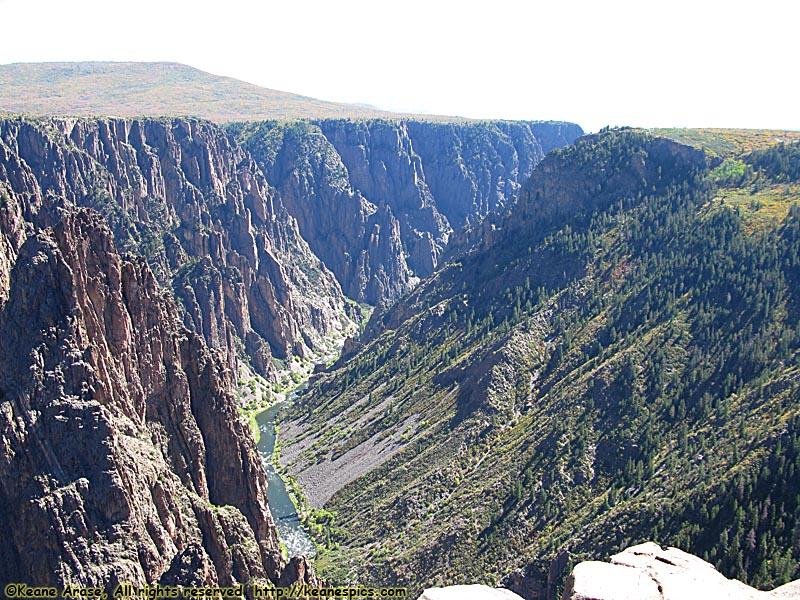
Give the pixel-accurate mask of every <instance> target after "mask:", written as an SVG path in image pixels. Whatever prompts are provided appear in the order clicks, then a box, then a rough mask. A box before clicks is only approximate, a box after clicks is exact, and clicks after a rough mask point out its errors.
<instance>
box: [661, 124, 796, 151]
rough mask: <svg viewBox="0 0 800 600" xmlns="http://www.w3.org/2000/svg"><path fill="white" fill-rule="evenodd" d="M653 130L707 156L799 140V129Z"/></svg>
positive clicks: (758, 148) (757, 148)
mask: <svg viewBox="0 0 800 600" xmlns="http://www.w3.org/2000/svg"><path fill="white" fill-rule="evenodd" d="M653 133H654V134H655V135H660V136H663V137H666V138H670V139H672V140H675V141H676V142H679V143H681V144H686V145H688V146H694V147H695V148H701V149H703V150H705V151H706V152H707V153H708V154H709V155H711V156H741V155H743V154H747V153H749V152H753V151H755V150H760V149H764V148H768V147H770V146H773V145H775V144H776V143H779V142H793V141H795V142H796V141H800V131H781V130H773V129H654V130H653Z"/></svg>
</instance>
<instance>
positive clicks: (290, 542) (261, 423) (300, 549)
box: [255, 395, 316, 556]
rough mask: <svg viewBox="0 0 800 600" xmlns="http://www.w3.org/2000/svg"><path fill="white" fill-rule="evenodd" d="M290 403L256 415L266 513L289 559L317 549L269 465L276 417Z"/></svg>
mask: <svg viewBox="0 0 800 600" xmlns="http://www.w3.org/2000/svg"><path fill="white" fill-rule="evenodd" d="M290 396H291V395H290ZM290 401H291V399H288V400H284V401H282V402H278V403H276V404H273V405H272V406H271V407H269V408H268V409H266V410H264V411H262V412H260V413H258V414H257V415H256V416H255V421H256V424H257V426H258V431H259V434H260V436H259V439H258V443H257V445H258V451H259V453H260V454H261V459H262V460H263V462H264V470H265V471H266V473H267V501H268V503H269V510H270V513H272V519H273V521H275V526H276V527H277V529H278V537H279V538H280V541H281V543H282V544H283V545H284V546H286V551H287V552H288V554H289V556H296V555H299V554H303V555H305V556H314V555H315V554H316V546H315V545H314V542H312V541H311V539H310V538H309V537H308V534H306V532H305V530H304V529H303V525H302V523H301V521H300V516H299V515H298V514H297V509H296V508H295V505H294V503H293V502H292V499H291V496H290V495H289V492H288V490H287V489H286V484H285V482H284V481H283V479H282V478H281V476H280V474H279V473H278V471H277V470H276V468H275V466H274V465H273V463H272V456H273V453H274V451H275V440H276V432H275V418H276V416H277V414H278V412H279V411H280V409H281V408H282V407H283V406H284V405H285V403H286V402H290Z"/></svg>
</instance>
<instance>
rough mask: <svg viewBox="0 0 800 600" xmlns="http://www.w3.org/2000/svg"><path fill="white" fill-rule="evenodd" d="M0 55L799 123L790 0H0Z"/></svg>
mask: <svg viewBox="0 0 800 600" xmlns="http://www.w3.org/2000/svg"><path fill="white" fill-rule="evenodd" d="M0 23H3V25H4V26H3V28H2V34H0V64H7V63H12V62H40V61H84V60H86V61H89V60H92V61H97V60H100V61H171V62H180V63H185V64H188V65H191V66H193V67H196V68H199V69H202V70H204V71H208V72H210V73H214V74H216V75H227V76H230V77H235V78H238V79H242V80H244V81H248V82H250V83H255V84H257V85H261V86H263V87H268V88H272V89H278V90H284V91H289V92H295V93H299V94H302V95H306V96H312V97H315V98H320V99H323V100H332V101H339V102H351V103H360V104H368V105H372V106H376V107H379V108H383V109H387V110H398V111H412V112H427V113H435V114H444V115H456V116H464V117H471V118H503V119H546V120H551V119H552V120H566V121H572V122H576V123H579V124H580V125H581V126H582V127H583V128H584V129H585V130H586V131H596V130H598V129H600V128H601V127H604V126H606V125H611V126H618V125H631V126H639V127H742V128H772V129H800V109H799V108H798V96H799V95H800V94H798V92H800V76H799V74H800V70H799V69H798V62H799V61H798V59H800V40H799V39H798V34H797V27H798V25H800V2H795V1H794V0H758V1H757V2H750V3H747V4H745V3H742V2H740V1H739V0H727V1H724V2H723V1H717V0H672V1H670V2H663V1H660V0H650V1H648V0H638V1H629V0H594V1H584V0H549V1H548V2H540V1H539V0H529V1H527V2H523V1H511V0H489V1H487V2H473V3H470V2H468V1H462V2H449V1H443V0H404V1H403V2H395V1H394V0H372V1H361V0H328V1H317V0H284V1H282V2H275V1H272V0H266V1H262V2H246V1H243V0H224V1H218V2H215V3H204V2H201V1H195V2H184V1H183V0H157V1H156V0H137V1H136V2H130V1H127V0H118V1H113V0H111V1H110V0H104V1H95V0H73V1H70V0H0Z"/></svg>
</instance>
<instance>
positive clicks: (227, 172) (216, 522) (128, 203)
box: [0, 116, 580, 591]
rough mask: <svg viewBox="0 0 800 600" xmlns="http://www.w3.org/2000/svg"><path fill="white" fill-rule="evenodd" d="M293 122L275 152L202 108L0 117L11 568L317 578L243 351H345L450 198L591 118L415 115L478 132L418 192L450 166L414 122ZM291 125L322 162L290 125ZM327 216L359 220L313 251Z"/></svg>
mask: <svg viewBox="0 0 800 600" xmlns="http://www.w3.org/2000/svg"><path fill="white" fill-rule="evenodd" d="M272 126H273V125H271V124H264V127H272ZM284 127H285V130H282V131H281V135H282V136H283V137H284V138H286V140H285V142H286V143H284V144H282V145H281V147H280V152H279V156H278V158H279V160H277V161H274V162H269V160H268V159H269V155H264V154H260V153H258V152H257V151H256V149H253V150H252V151H250V150H248V147H247V144H246V143H242V144H240V143H239V142H237V141H236V136H234V135H232V134H231V133H229V132H232V131H235V128H234V127H233V126H228V130H227V131H226V130H225V129H223V128H222V127H220V126H218V125H216V124H214V123H211V122H208V121H203V120H199V119H194V118H148V119H125V118H73V117H58V118H29V117H16V116H9V117H3V118H1V119H0V205H1V206H2V212H1V213H0V267H1V268H0V301H1V302H2V309H1V310H0V330H2V332H3V340H4V344H3V349H2V352H0V364H2V370H3V374H2V377H0V393H1V394H2V411H3V425H2V426H3V440H4V449H3V453H2V470H0V482H2V486H0V489H2V493H1V494H0V507H2V513H3V518H2V522H0V530H2V531H3V533H4V535H5V539H7V540H8V541H9V543H8V544H5V545H4V547H3V549H2V551H0V552H2V557H0V558H2V560H0V562H2V565H3V566H2V571H0V579H2V580H4V581H29V582H32V583H33V582H35V583H36V585H55V586H58V585H64V584H66V583H72V584H80V585H100V586H102V587H104V588H105V589H106V590H111V591H113V588H114V586H115V585H116V584H117V583H130V584H133V585H145V584H152V583H160V584H162V585H174V584H182V585H223V586H225V585H234V584H236V583H244V582H252V581H265V582H267V581H268V582H272V583H273V584H281V585H288V584H289V583H292V582H305V583H309V584H312V585H317V584H318V583H319V580H318V579H316V576H315V575H314V574H313V571H312V569H311V567H310V566H309V565H308V563H307V562H305V559H298V558H294V559H292V560H291V561H289V560H287V557H286V556H285V555H284V554H283V552H282V551H281V548H280V545H279V540H278V538H277V534H276V529H275V527H274V523H273V522H272V519H271V516H270V514H269V510H268V506H267V497H266V479H265V476H264V471H263V468H262V465H261V459H260V457H259V456H258V454H257V452H256V450H255V446H254V443H253V440H252V435H251V432H250V431H249V430H248V429H247V426H246V425H245V424H244V421H243V420H242V419H241V417H240V415H239V401H238V400H237V394H238V393H237V386H238V382H237V379H238V378H239V373H241V368H242V366H243V365H246V366H248V367H251V368H252V369H254V370H255V372H256V373H258V374H259V375H261V376H263V377H264V378H265V380H266V381H268V382H269V384H270V385H273V386H278V385H280V382H279V381H278V373H279V371H280V370H281V368H283V366H284V365H286V364H291V363H294V362H296V361H303V362H313V361H314V360H319V358H317V357H322V356H326V355H330V354H331V353H332V352H335V351H336V348H337V347H339V346H341V344H342V343H343V342H344V340H345V338H346V336H349V335H353V334H354V333H355V332H356V328H357V323H358V322H359V321H361V320H362V319H363V318H364V312H363V311H364V308H362V306H364V305H365V304H366V303H370V302H374V303H390V302H392V301H395V300H396V299H397V298H399V296H400V295H401V294H403V293H405V292H406V291H408V290H410V289H412V288H413V286H414V284H415V283H416V282H417V281H419V275H417V274H416V273H414V272H413V271H412V270H411V269H412V267H413V268H416V269H419V270H420V271H421V273H420V274H424V273H425V272H426V269H427V271H432V270H433V269H434V268H435V266H436V260H437V258H438V256H439V255H441V253H442V252H443V251H444V249H445V248H446V245H447V239H448V237H449V236H450V234H451V233H452V230H453V229H452V228H453V226H452V225H451V224H450V223H449V221H448V220H447V218H446V217H445V216H443V215H444V214H447V211H448V210H450V208H452V206H456V205H458V204H459V202H463V203H465V204H466V205H467V206H468V207H469V208H468V209H467V212H468V213H469V214H470V215H471V217H470V218H473V219H477V218H479V217H480V216H482V215H483V214H486V212H488V211H490V210H497V211H501V210H504V209H505V208H507V207H508V206H509V205H510V203H511V202H512V200H513V198H512V193H513V192H514V190H516V189H518V187H519V185H520V182H521V180H522V178H523V177H524V176H526V174H527V173H528V172H529V171H530V169H531V168H532V166H533V165H532V164H531V165H528V164H527V161H529V160H532V161H536V160H540V159H541V157H542V156H543V155H544V151H543V146H544V147H545V148H546V147H549V146H548V145H552V144H556V145H557V144H564V143H568V142H569V141H571V139H572V138H574V137H575V136H577V135H579V134H580V129H579V128H577V127H576V126H571V125H568V124H549V125H548V124H531V123H525V124H520V125H519V126H518V127H519V131H520V132H521V133H520V134H519V135H520V136H521V137H519V140H521V141H519V140H518V142H517V143H518V145H519V147H518V148H517V147H516V146H514V144H513V143H512V142H511V138H510V137H509V136H508V135H506V134H504V133H503V132H504V131H506V130H509V129H510V128H511V126H510V125H507V124H496V125H487V124H481V125H480V127H478V126H476V132H477V133H475V132H471V130H470V126H469V125H466V124H460V125H458V126H457V127H455V126H454V127H455V129H452V128H450V129H448V128H443V129H442V130H441V132H440V131H437V130H432V131H427V127H428V125H427V124H418V127H419V129H420V130H421V131H425V132H426V133H424V134H423V135H422V136H421V137H420V139H425V140H427V143H433V142H432V141H431V138H432V137H433V138H435V137H436V136H437V135H442V136H443V137H444V138H445V139H446V140H447V143H450V142H452V141H453V140H456V141H458V140H460V139H461V138H465V137H466V136H468V135H470V134H473V133H474V134H475V135H476V136H477V141H476V142H474V144H473V145H472V146H470V147H469V149H470V152H475V153H478V154H480V153H483V154H484V155H485V156H484V157H483V160H484V162H480V161H479V162H476V163H475V165H478V166H480V167H481V169H478V168H477V166H475V170H474V171H470V169H469V168H463V166H459V167H458V169H459V170H458V173H459V176H460V177H461V180H462V181H463V182H465V183H464V186H466V188H464V186H462V188H463V189H466V190H467V191H468V192H469V194H466V195H464V197H463V198H461V197H456V196H454V195H450V192H449V190H447V189H445V190H440V191H438V192H437V195H436V197H434V195H433V194H432V193H431V191H430V189H429V187H428V183H427V180H426V175H427V173H428V172H430V175H428V177H430V178H431V179H430V181H431V182H432V183H431V186H433V187H434V188H435V186H436V185H437V184H436V183H435V182H436V181H439V179H437V178H446V177H448V175H446V173H447V172H448V169H450V170H452V169H453V168H454V167H453V165H447V164H445V165H435V164H431V165H430V167H429V168H428V165H427V163H426V162H425V161H423V160H422V159H421V158H420V155H419V154H418V151H417V150H416V146H415V145H414V144H413V143H412V142H411V138H410V137H409V134H408V130H409V128H411V129H413V127H414V125H412V124H409V123H407V122H404V121H397V122H394V123H385V122H375V123H369V124H364V125H358V126H356V130H352V128H353V125H352V124H349V123H348V122H342V123H337V122H320V123H319V124H313V125H311V124H307V123H298V124H295V125H290V126H284ZM293 127H294V128H299V129H306V133H304V134H303V135H305V136H306V137H305V138H304V137H303V136H300V141H301V142H302V144H307V143H310V142H309V141H308V139H306V138H311V142H314V143H318V144H319V145H320V146H321V147H322V150H323V151H324V152H326V153H327V154H326V155H325V160H324V161H322V163H314V161H315V160H318V159H319V156H320V154H319V152H317V150H318V148H314V147H313V145H312V148H311V149H309V148H307V147H305V146H303V145H302V144H301V146H300V147H292V146H291V144H290V143H289V141H290V140H289V139H288V138H290V137H291V130H292V128H293ZM361 127H363V128H364V129H363V130H359V128H361ZM325 129H327V130H328V134H329V135H330V136H331V140H328V138H326V137H325V136H324V135H322V134H321V133H320V132H322V131H324V130H325ZM339 130H341V131H344V132H349V133H346V135H345V134H342V133H335V132H336V131H339ZM351 130H352V131H351ZM485 130H488V131H489V132H490V134H491V135H488V136H486V139H484V131H485ZM551 130H552V131H551ZM359 131H361V132H360V133H359ZM364 131H366V132H370V135H369V136H367V137H368V138H369V139H366V140H364V139H363V133H364ZM454 131H455V133H454ZM534 132H535V133H534ZM373 134H374V137H371V136H372V135H373ZM537 135H540V136H542V141H541V142H540V141H539V139H538V138H537ZM353 136H355V137H353ZM359 136H361V137H359ZM498 136H499V137H498ZM548 136H549V137H548ZM565 136H566V137H565ZM353 140H356V141H357V143H356V142H354V141H353ZM358 140H360V141H358ZM387 140H388V141H387ZM486 140H490V141H491V143H488V142H486ZM250 141H252V140H250ZM334 141H335V142H336V143H339V144H340V146H339V147H338V149H337V147H336V145H335V144H334ZM418 143H419V144H423V142H418ZM392 144H394V145H392ZM500 146H502V147H503V148H504V149H505V150H507V153H506V154H505V155H503V156H501V153H500V152H499V151H498V147H500ZM401 150H402V152H401ZM359 152H360V153H361V155H362V157H361V159H358V158H357V156H358V153H359ZM364 155H367V156H368V158H364ZM452 159H453V161H454V164H455V165H461V162H462V158H461V156H457V155H454V156H453V157H452ZM359 160H360V161H361V162H359ZM476 160H478V159H476ZM345 164H346V165H347V166H345ZM426 168H427V170H426ZM337 170H338V171H337ZM506 170H507V171H508V173H506ZM440 172H441V173H445V174H444V175H439V173H440ZM332 173H333V174H334V175H336V177H338V179H336V177H333V176H332ZM350 173H353V174H352V175H351V174H350ZM359 173H362V174H361V175H359ZM491 173H494V178H493V179H492V178H491V177H489V178H488V179H487V177H488V174H491ZM359 177H361V179H359ZM299 182H302V184H303V185H306V186H307V187H305V188H302V187H298V185H299ZM481 186H483V188H481ZM479 188H480V189H479ZM298 190H299V191H298ZM302 190H305V192H303V191H302ZM398 190H404V192H403V194H405V195H403V194H401V195H400V196H401V197H400V198H399V199H398V197H397V196H396V193H397V192H398ZM476 190H477V191H476ZM462 191H463V190H462ZM304 194H305V195H304ZM314 195H317V196H318V197H321V198H323V199H325V201H326V202H333V203H336V206H337V209H338V210H339V212H338V214H334V213H328V214H329V217H331V219H330V223H328V224H327V225H324V224H322V223H320V222H319V221H317V222H316V223H311V221H312V220H313V219H311V215H314V214H319V213H322V214H326V211H327V210H328V209H329V208H331V207H333V206H334V205H333V204H328V205H324V206H319V205H317V206H316V207H315V208H314V210H309V208H308V206H307V205H306V204H304V202H306V203H308V202H309V201H310V199H313V197H314ZM437 202H440V203H441V204H442V207H443V208H442V212H441V213H440V212H439V208H438V206H437ZM448 203H449V204H448ZM445 207H447V208H445ZM469 211H471V212H469ZM395 212H396V213H397V216H395ZM465 214H466V213H465ZM375 215H377V216H375ZM373 217H374V218H373ZM465 219H466V217H465ZM464 224H466V220H464V221H463V222H462V221H458V220H454V225H457V226H461V225H464ZM325 227H328V230H327V231H331V230H333V229H336V228H337V227H341V230H342V231H343V232H348V234H347V235H345V237H344V239H343V240H342V242H341V243H340V244H339V245H336V246H333V245H331V248H330V249H329V250H328V251H327V253H323V252H322V251H321V250H320V254H321V255H323V256H318V255H317V254H316V253H315V250H314V248H317V249H318V250H319V249H320V248H323V244H322V241H323V240H324V239H325V236H326V235H327V233H326V230H325ZM306 238H308V240H307V239H306ZM406 255H408V257H409V262H406V263H404V262H403V261H404V260H405V257H406ZM354 256H356V257H358V259H357V260H353V259H352V257H354ZM412 256H413V258H411V257H412ZM392 261H395V263H392ZM384 263H385V264H384ZM409 264H410V265H411V267H410V266H409ZM328 265H330V267H329V266H328ZM340 281H341V282H343V283H344V284H346V285H347V286H348V287H347V290H348V294H345V293H344V292H343V291H342V284H340ZM359 302H361V303H362V306H359V304H358V303H359ZM31 556H33V557H35V558H34V559H33V560H30V559H28V557H31Z"/></svg>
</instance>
